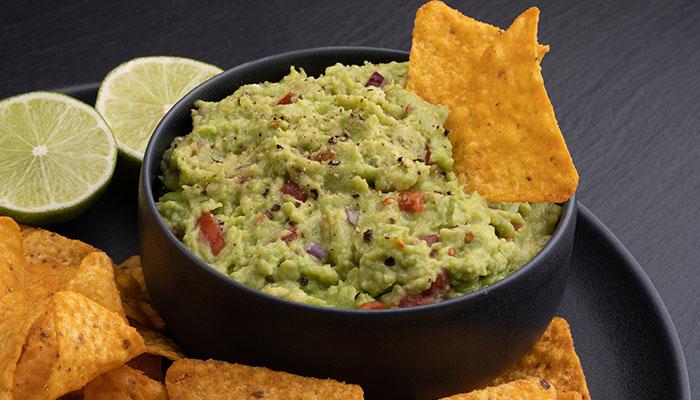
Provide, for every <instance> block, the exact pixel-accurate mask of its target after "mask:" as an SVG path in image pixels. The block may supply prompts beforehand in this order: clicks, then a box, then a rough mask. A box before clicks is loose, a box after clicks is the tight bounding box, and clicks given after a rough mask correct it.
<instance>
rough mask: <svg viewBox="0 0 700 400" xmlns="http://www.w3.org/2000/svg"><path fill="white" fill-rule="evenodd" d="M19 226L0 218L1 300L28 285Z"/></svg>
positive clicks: (10, 219) (6, 218)
mask: <svg viewBox="0 0 700 400" xmlns="http://www.w3.org/2000/svg"><path fill="white" fill-rule="evenodd" d="M26 264H27V263H26V261H25V260H24V256H23V249H22V235H20V231H19V225H17V223H16V222H15V221H14V220H13V219H12V218H10V217H0V299H2V298H3V297H4V296H5V295H7V294H8V293H10V292H12V291H13V290H15V289H19V288H20V287H22V286H24V285H25V284H26V283H27V276H26V274H27V272H26V269H27V266H26Z"/></svg>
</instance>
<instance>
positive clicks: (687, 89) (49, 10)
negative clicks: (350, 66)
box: [0, 0, 700, 392]
mask: <svg viewBox="0 0 700 400" xmlns="http://www.w3.org/2000/svg"><path fill="white" fill-rule="evenodd" d="M115 3H116V2H115ZM448 3H449V4H450V5H452V6H453V7H455V8H457V9H459V10H460V11H462V12H463V13H465V14H467V15H470V16H472V17H474V18H476V19H479V20H483V21H485V22H489V23H491V24H494V25H497V26H500V27H502V28H506V27H508V25H509V24H510V23H511V22H512V20H513V19H514V18H515V17H516V16H517V15H518V14H519V13H520V12H522V11H523V10H524V9H526V8H527V7H528V6H530V5H537V6H538V7H539V8H540V10H541V11H542V14H541V17H540V33H539V40H540V42H541V43H547V44H550V45H551V48H552V50H551V52H550V53H549V54H547V56H546V57H545V58H544V60H543V62H542V68H543V75H544V77H545V82H546V84H547V89H548V92H549V94H550V98H551V100H552V103H553V104H554V108H555V110H556V114H557V117H558V120H559V123H560V125H561V128H562V131H563V133H564V136H565V137H566V140H567V143H568V145H569V149H570V151H571V154H572V157H573V159H574V161H575V163H576V166H577V169H578V171H579V174H580V176H581V182H580V186H579V189H578V197H579V200H580V201H581V202H582V203H584V204H585V205H586V206H587V207H588V208H590V210H591V211H592V212H593V213H594V214H595V215H597V216H598V217H599V218H600V219H601V220H602V222H603V223H605V224H606V225H607V226H608V227H609V228H610V229H611V230H612V231H613V232H614V233H615V234H616V235H617V236H618V237H619V239H620V240H621V241H622V243H623V244H624V245H625V246H626V247H627V248H628V249H629V250H630V252H631V253H632V254H633V255H634V257H635V258H636V259H637V260H638V261H639V263H640V264H641V265H642V267H643V268H644V270H645V271H646V273H647V274H648V275H649V277H650V279H651V280H652V282H653V283H654V285H655V287H656V289H657V290H658V292H659V294H660V295H661V298H662V299H663V301H664V302H665V304H666V306H667V308H668V311H669V313H670V315H671V318H672V320H673V322H674V323H675V325H676V328H677V330H678V335H679V337H680V340H681V343H682V346H683V348H684V351H685V357H686V360H687V365H688V370H689V375H690V380H691V387H692V389H693V392H698V391H700V334H699V333H698V332H700V295H698V291H700V276H699V275H698V269H699V267H700V261H698V260H700V243H699V240H698V239H699V238H700V234H698V227H699V226H700V211H699V210H698V200H697V199H698V198H700V173H699V172H698V167H700V160H699V157H700V96H699V95H698V93H700V25H698V22H697V21H698V20H700V2H698V1H677V2H668V3H666V2H662V1H616V2H615V1H602V0H599V1H589V2H583V1H561V0H560V1H552V2H539V1H505V0H497V1H481V2H476V1H451V2H448ZM420 4H422V1H410V2H409V1H394V2H391V1H379V0H374V1H371V2H369V1H367V2H353V1H326V2H321V1H297V2H291V1H267V2H265V1H246V2H243V1H238V2H223V1H222V2H219V3H209V4H207V5H203V4H199V3H198V2H189V3H185V2H173V1H164V0H160V1H142V2H131V1H129V2H119V3H118V4H107V3H106V2H104V3H103V2H93V1H81V2H78V1H74V2H49V1H43V2H42V1H29V2H11V3H10V2H3V3H2V5H0V60H1V61H0V77H1V78H0V98H4V97H8V96H10V95H14V94H19V93H23V92H27V91H32V90H47V89H56V88H61V87H66V86H73V85H79V84H83V83H90V82H99V81H101V80H102V78H104V76H105V75H106V74H107V72H109V71H110V70H111V69H112V68H114V67H115V66H117V65H118V64H120V63H121V62H124V61H126V60H129V59H131V58H133V57H137V56H147V55H177V56H184V57H191V58H195V59H199V60H202V61H207V62H210V63H212V64H215V65H218V66H220V67H222V68H224V69H227V68H230V67H233V66H235V65H237V64H240V63H241V62H244V61H248V60H253V59H256V58H259V57H261V56H265V55H270V54H275V53H280V52H284V51H288V50H294V49H301V48H308V47H317V46H328V45H361V46H378V47H388V48H395V49H402V50H409V48H410V44H411V29H412V26H413V16H414V13H415V10H416V9H417V8H418V7H419V6H420ZM134 218H135V216H134ZM640 329H644V327H640Z"/></svg>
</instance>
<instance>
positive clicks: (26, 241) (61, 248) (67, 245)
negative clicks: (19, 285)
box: [22, 226, 99, 283]
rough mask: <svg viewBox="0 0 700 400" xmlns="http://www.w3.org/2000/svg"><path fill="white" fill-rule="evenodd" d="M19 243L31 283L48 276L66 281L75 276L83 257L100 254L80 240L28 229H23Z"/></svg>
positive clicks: (25, 227)
mask: <svg viewBox="0 0 700 400" xmlns="http://www.w3.org/2000/svg"><path fill="white" fill-rule="evenodd" d="M22 242H23V245H24V257H25V259H26V261H27V273H28V275H29V281H30V282H36V281H39V280H41V279H43V277H45V276H47V275H53V276H56V277H57V278H58V279H60V280H61V281H62V282H64V283H65V282H68V281H69V280H71V279H72V278H73V275H75V273H76V271H77V270H78V267H79V266H80V263H81V262H82V261H83V258H85V257H87V255H88V254H90V253H92V252H95V251H99V250H98V249H96V248H94V247H92V246H90V245H89V244H87V243H83V242H81V241H79V240H73V239H68V238H66V237H63V236H61V235H59V234H57V233H54V232H49V231H47V230H44V229H39V228H32V227H29V226H22Z"/></svg>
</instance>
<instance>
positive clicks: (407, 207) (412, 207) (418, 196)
mask: <svg viewBox="0 0 700 400" xmlns="http://www.w3.org/2000/svg"><path fill="white" fill-rule="evenodd" d="M423 198H425V193H423V192H421V191H420V190H413V189H409V190H403V191H401V194H400V195H399V209H400V210H401V211H406V212H410V213H419V212H421V211H423V209H424V208H425V205H424V204H423Z"/></svg>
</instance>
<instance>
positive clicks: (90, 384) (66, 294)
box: [0, 217, 184, 400]
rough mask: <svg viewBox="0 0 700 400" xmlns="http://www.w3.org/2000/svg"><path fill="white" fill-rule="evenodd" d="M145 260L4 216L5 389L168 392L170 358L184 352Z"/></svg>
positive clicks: (0, 264)
mask: <svg viewBox="0 0 700 400" xmlns="http://www.w3.org/2000/svg"><path fill="white" fill-rule="evenodd" d="M139 263H140V262H139V259H138V257H135V258H131V259H129V260H127V261H126V262H125V263H124V264H123V265H122V266H115V265H114V264H113V263H112V260H111V259H110V258H109V257H108V256H107V255H106V254H105V253H103V252H101V251H99V250H97V249H95V248H94V247H92V246H90V245H88V244H86V243H83V242H80V241H77V240H71V239H68V238H65V237H63V236H60V235H57V234H55V233H52V232H48V231H45V230H43V229H36V228H30V227H21V228H20V227H19V226H18V225H17V224H16V223H15V222H14V221H13V220H12V219H11V218H8V217H0V399H3V400H4V399H56V398H59V397H61V396H67V398H85V399H110V398H140V399H167V398H168V396H167V393H166V390H165V385H164V384H163V379H164V376H163V369H162V365H163V362H164V360H163V359H164V358H165V359H168V360H171V361H174V360H178V359H181V358H183V357H184V355H183V353H182V351H181V350H180V349H179V347H178V346H177V345H176V344H175V343H174V342H173V341H172V340H170V339H169V338H167V337H166V336H165V335H164V334H163V331H162V330H163V328H164V324H163V321H162V320H161V319H160V317H159V316H158V314H157V313H156V312H155V310H154V309H153V307H152V306H151V305H150V302H149V299H148V294H147V292H146V288H145V284H144V282H143V276H142V272H141V268H140V265H139ZM132 392H134V393H138V395H136V397H128V396H129V393H132ZM125 396H126V397H125Z"/></svg>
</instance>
